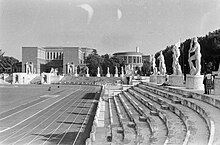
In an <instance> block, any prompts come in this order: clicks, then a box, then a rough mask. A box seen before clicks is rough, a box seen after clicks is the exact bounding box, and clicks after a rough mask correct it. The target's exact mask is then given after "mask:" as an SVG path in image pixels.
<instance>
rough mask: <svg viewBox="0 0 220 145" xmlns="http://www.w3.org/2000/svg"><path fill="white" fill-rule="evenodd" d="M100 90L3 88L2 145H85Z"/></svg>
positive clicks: (92, 87)
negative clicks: (83, 141) (88, 126)
mask: <svg viewBox="0 0 220 145" xmlns="http://www.w3.org/2000/svg"><path fill="white" fill-rule="evenodd" d="M49 87H51V91H48V88H49ZM99 89H100V87H94V86H83V87H81V86H60V87H59V88H58V86H45V85H44V86H43V85H40V86H33V85H30V86H15V85H6V86H0V92H1V95H0V102H1V104H0V144H1V145H7V144H16V145H24V144H30V145H39V144H83V143H82V142H81V143H80V141H82V140H84V139H85V138H86V137H88V134H87V135H85V134H84V130H85V129H88V128H86V125H87V122H91V120H89V119H90V118H89V117H91V116H92V113H91V112H92V110H93V109H94V102H95V101H94V99H95V96H96V92H97V91H99ZM87 114H88V115H87ZM86 132H88V131H86ZM78 138H80V139H79V140H77V139H78Z"/></svg>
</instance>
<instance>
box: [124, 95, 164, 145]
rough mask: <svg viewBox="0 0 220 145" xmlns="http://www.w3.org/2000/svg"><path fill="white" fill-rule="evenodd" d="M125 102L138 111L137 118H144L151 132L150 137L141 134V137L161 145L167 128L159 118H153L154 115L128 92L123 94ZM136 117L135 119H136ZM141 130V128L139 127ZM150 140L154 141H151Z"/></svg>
mask: <svg viewBox="0 0 220 145" xmlns="http://www.w3.org/2000/svg"><path fill="white" fill-rule="evenodd" d="M123 94H124V96H125V97H126V98H127V100H128V101H129V102H130V104H131V105H132V106H134V108H135V110H137V111H138V113H139V114H138V116H137V117H138V118H139V120H142V119H141V118H143V116H145V117H146V119H145V121H146V122H147V124H148V125H149V130H150V131H152V134H151V136H145V135H144V134H143V133H141V135H142V136H143V137H144V139H145V140H147V139H148V138H149V137H150V143H152V144H163V143H164V142H165V140H166V137H167V136H166V134H167V126H166V123H164V122H163V121H162V120H161V119H160V117H159V116H154V115H155V114H152V113H151V111H152V110H151V109H149V108H148V107H146V106H145V105H143V104H141V103H140V102H139V101H137V100H136V99H135V98H134V97H133V96H131V95H130V94H129V93H128V92H124V93H123ZM137 117H136V118H137ZM163 117H164V116H163ZM137 120H138V119H137ZM139 128H141V127H139ZM152 139H155V140H154V141H152Z"/></svg>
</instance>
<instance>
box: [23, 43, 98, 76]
mask: <svg viewBox="0 0 220 145" xmlns="http://www.w3.org/2000/svg"><path fill="white" fill-rule="evenodd" d="M94 51H96V50H95V49H93V48H85V47H83V48H82V47H22V72H26V65H27V63H31V64H32V65H33V73H42V72H50V70H51V68H56V69H58V73H59V74H66V73H67V72H68V70H67V65H68V64H74V65H75V66H78V65H84V61H85V58H86V56H88V55H89V54H92V53H93V52H94Z"/></svg>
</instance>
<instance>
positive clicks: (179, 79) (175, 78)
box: [169, 75, 184, 87]
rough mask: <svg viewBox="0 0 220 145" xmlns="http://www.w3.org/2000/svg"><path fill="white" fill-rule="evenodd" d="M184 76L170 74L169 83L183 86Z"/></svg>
mask: <svg viewBox="0 0 220 145" xmlns="http://www.w3.org/2000/svg"><path fill="white" fill-rule="evenodd" d="M183 81H184V76H182V75H170V76H169V85H171V86H178V87H183V86H184V84H183Z"/></svg>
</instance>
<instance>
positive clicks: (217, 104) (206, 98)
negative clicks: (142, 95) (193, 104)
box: [144, 83, 220, 109]
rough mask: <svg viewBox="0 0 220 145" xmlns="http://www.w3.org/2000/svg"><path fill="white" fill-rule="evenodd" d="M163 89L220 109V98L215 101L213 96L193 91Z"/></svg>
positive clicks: (150, 84) (149, 84)
mask: <svg viewBox="0 0 220 145" xmlns="http://www.w3.org/2000/svg"><path fill="white" fill-rule="evenodd" d="M144 84H146V85H148V86H152V87H157V88H158V89H159V88H160V86H157V85H155V84H152V83H144ZM163 89H164V90H167V91H170V92H173V93H177V94H180V95H183V96H185V97H193V98H194V99H198V100H201V101H203V102H206V103H208V104H211V105H213V106H215V107H217V108H219V109H220V97H219V99H215V98H212V97H211V96H209V95H206V94H199V93H196V92H191V91H188V90H183V89H178V88H173V87H169V86H168V87H163Z"/></svg>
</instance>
